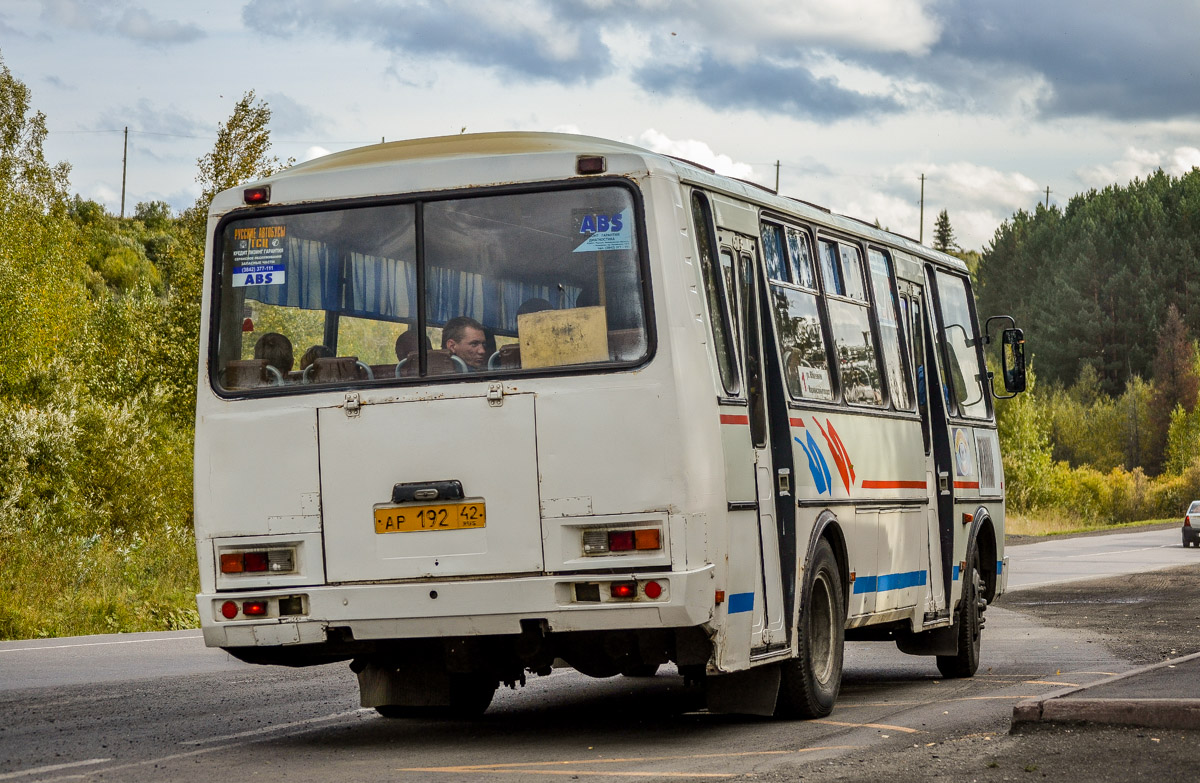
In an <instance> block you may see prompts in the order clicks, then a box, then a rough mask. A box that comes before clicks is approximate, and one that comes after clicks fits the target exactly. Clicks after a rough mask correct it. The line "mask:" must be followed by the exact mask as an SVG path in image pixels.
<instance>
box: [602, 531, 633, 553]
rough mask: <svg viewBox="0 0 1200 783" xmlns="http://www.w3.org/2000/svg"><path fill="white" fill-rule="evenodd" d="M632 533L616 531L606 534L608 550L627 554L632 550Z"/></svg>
mask: <svg viewBox="0 0 1200 783" xmlns="http://www.w3.org/2000/svg"><path fill="white" fill-rule="evenodd" d="M633 541H634V538H633V531H632V530H617V531H614V532H612V533H609V534H608V548H609V549H610V550H611V551H613V552H628V551H630V550H632V549H633Z"/></svg>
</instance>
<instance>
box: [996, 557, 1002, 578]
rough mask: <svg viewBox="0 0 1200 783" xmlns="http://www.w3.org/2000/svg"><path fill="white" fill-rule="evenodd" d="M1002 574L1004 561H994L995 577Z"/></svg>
mask: <svg viewBox="0 0 1200 783" xmlns="http://www.w3.org/2000/svg"><path fill="white" fill-rule="evenodd" d="M1003 573H1004V561H1003V560H997V561H996V576H1000V574H1003Z"/></svg>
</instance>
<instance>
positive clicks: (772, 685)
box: [704, 665, 779, 717]
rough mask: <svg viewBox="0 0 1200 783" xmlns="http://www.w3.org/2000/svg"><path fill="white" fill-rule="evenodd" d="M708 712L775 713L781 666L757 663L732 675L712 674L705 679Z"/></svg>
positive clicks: (767, 714)
mask: <svg viewBox="0 0 1200 783" xmlns="http://www.w3.org/2000/svg"><path fill="white" fill-rule="evenodd" d="M704 689H705V696H706V697H707V701H708V711H709V712H733V713H738V714H741V715H766V716H768V717H769V716H771V715H774V714H775V701H776V699H778V698H779V666H777V665H768V666H757V667H755V668H753V669H747V670H746V671H741V672H734V673H733V674H719V675H715V676H714V675H709V676H708V678H707V679H706V680H705V682H704Z"/></svg>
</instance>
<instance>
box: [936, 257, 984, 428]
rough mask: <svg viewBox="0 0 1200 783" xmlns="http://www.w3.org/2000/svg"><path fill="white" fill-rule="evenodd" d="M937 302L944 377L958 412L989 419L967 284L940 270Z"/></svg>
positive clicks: (955, 276) (962, 279)
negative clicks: (951, 391) (952, 394)
mask: <svg viewBox="0 0 1200 783" xmlns="http://www.w3.org/2000/svg"><path fill="white" fill-rule="evenodd" d="M937 289H938V290H937V293H938V297H937V303H938V309H939V311H940V313H939V315H940V316H941V317H940V318H939V322H940V325H941V328H940V330H939V332H938V339H939V342H940V343H941V344H942V350H943V356H944V357H945V365H944V366H943V367H942V375H943V376H944V379H945V384H946V386H947V387H950V388H952V389H954V399H955V401H956V402H957V403H958V413H959V414H960V415H962V416H970V417H971V418H979V419H982V418H986V417H987V415H988V397H987V395H986V394H984V386H983V383H982V381H981V380H980V378H981V376H982V369H981V367H980V363H979V353H978V348H977V346H978V344H979V338H978V335H977V334H976V330H975V321H974V319H972V318H971V310H970V304H969V302H968V299H967V296H968V294H967V281H966V280H965V279H964V278H961V277H958V276H957V275H952V274H948V273H946V272H943V271H941V270H938V272H937Z"/></svg>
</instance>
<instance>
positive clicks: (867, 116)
mask: <svg viewBox="0 0 1200 783" xmlns="http://www.w3.org/2000/svg"><path fill="white" fill-rule="evenodd" d="M1197 31H1200V2H1197V0H1141V1H1140V2H1138V3H1136V4H1135V3H1130V2H1127V1H1124V2H1117V1H1116V0H1086V2H1085V0H1051V1H1050V2H1047V0H758V1H757V2H755V1H753V0H751V1H750V2H734V1H733V0H289V1H288V2H275V1H273V0H154V2H150V0H103V1H101V0H41V1H38V0H4V2H3V3H2V4H0V56H2V57H3V59H4V62H5V64H6V65H7V67H8V68H9V69H10V70H11V71H12V72H13V74H14V75H15V76H17V78H19V79H21V80H22V81H23V82H25V84H26V85H28V86H29V87H30V89H31V90H32V91H33V103H34V106H35V108H37V109H39V110H41V111H42V112H44V113H45V115H46V118H47V123H48V125H49V128H50V136H49V138H48V140H47V143H46V150H47V153H48V156H49V157H50V158H52V159H53V160H66V161H69V162H70V163H71V165H72V167H73V170H72V175H71V184H72V188H73V189H74V190H75V191H77V192H78V193H80V194H82V195H83V196H84V197H87V198H93V199H96V200H98V201H101V202H102V203H104V204H105V205H107V207H108V208H109V209H110V210H111V211H113V212H114V213H115V212H117V211H118V210H119V209H120V192H121V154H122V140H123V137H122V129H123V128H125V127H126V126H128V128H129V162H128V184H127V195H126V204H127V207H126V210H127V211H132V209H133V205H134V204H136V203H137V202H139V201H148V200H152V199H159V200H164V201H167V202H169V203H170V204H171V205H172V206H173V207H175V208H176V209H179V208H182V207H184V206H187V205H189V204H191V203H192V202H193V201H194V200H195V198H196V195H197V194H198V192H199V188H198V186H197V185H196V183H195V173H196V165H195V164H196V159H197V158H198V157H200V156H201V155H203V154H204V153H205V152H207V151H208V150H209V149H211V147H212V143H213V140H214V138H215V133H216V129H217V126H218V125H219V124H220V123H221V122H223V121H224V120H225V119H226V118H227V117H228V116H229V114H230V112H231V111H232V109H233V105H234V103H235V102H236V101H237V99H238V98H239V97H241V95H242V94H243V93H244V92H246V91H247V90H251V89H252V90H255V92H256V93H257V95H258V96H259V97H261V98H263V99H265V100H266V101H267V102H268V104H269V105H270V107H271V109H272V112H273V117H272V122H271V129H272V138H273V140H274V147H273V152H274V153H276V154H278V155H279V156H280V157H281V158H287V157H294V158H296V159H297V160H306V159H309V158H311V157H315V156H317V155H321V154H324V153H326V152H331V151H336V150H342V149H347V148H350V147H354V146H359V145H362V144H369V143H375V142H378V141H379V140H380V139H381V138H386V139H388V140H396V139H402V138H416V137H421V136H435V135H443V134H455V133H459V132H460V131H462V130H463V129H464V128H465V129H466V130H467V131H468V132H483V131H498V130H553V131H566V132H575V133H584V134H588V135H594V136H603V137H607V138H613V139H618V140H622V141H628V142H632V143H635V144H639V145H642V146H645V147H648V148H650V149H654V150H658V151H663V152H669V153H672V154H677V155H680V156H683V157H686V158H689V159H692V160H694V161H697V162H699V163H703V164H706V165H708V166H711V167H713V168H716V169H717V170H718V171H721V172H722V173H728V174H732V175H734V176H738V177H743V178H746V179H751V180H754V181H757V182H761V183H763V184H765V185H768V186H772V187H773V186H774V184H775V177H776V166H775V164H776V161H778V162H779V164H780V165H779V169H778V172H779V185H780V190H781V192H783V193H785V194H787V195H792V196H796V197H798V198H802V199H804V200H806V201H812V202H816V203H819V204H822V205H825V206H828V207H830V208H832V209H833V210H835V211H837V212H842V213H845V214H850V215H853V216H855V217H859V218H863V219H866V220H876V219H877V220H879V221H880V223H881V224H883V225H884V226H886V227H888V228H891V229H892V230H894V231H898V232H900V233H904V234H907V235H910V236H913V237H916V236H917V235H918V233H919V232H920V220H919V217H918V215H919V206H920V189H921V181H920V177H921V175H922V174H924V175H925V178H926V180H925V229H924V236H925V240H926V242H928V241H929V240H930V235H931V233H932V228H933V221H934V217H935V216H936V215H937V213H938V211H940V210H942V209H945V210H947V211H948V213H949V215H950V219H951V223H952V225H953V227H954V229H955V233H956V235H957V238H958V240H959V243H960V244H961V245H962V246H963V247H965V248H970V249H982V248H983V247H984V246H985V245H986V244H987V243H988V242H989V241H990V239H991V237H992V235H993V233H994V231H995V229H996V227H997V226H998V225H999V224H1000V223H1001V222H1002V221H1003V220H1004V219H1005V218H1007V217H1009V216H1010V215H1012V214H1013V212H1015V211H1016V210H1018V209H1032V208H1034V207H1035V206H1036V204H1037V203H1039V202H1041V201H1044V200H1045V198H1046V188H1047V187H1049V188H1050V201H1051V203H1054V204H1059V205H1062V204H1065V203H1066V201H1067V200H1068V199H1069V198H1070V197H1071V196H1072V195H1074V194H1076V193H1079V192H1081V191H1086V190H1088V189H1090V188H1102V187H1104V186H1106V185H1109V184H1113V183H1119V184H1126V183H1128V182H1129V180H1131V179H1132V178H1134V177H1140V176H1145V175H1146V174H1148V173H1150V172H1152V171H1154V170H1155V169H1158V168H1162V169H1164V170H1166V171H1168V172H1169V173H1172V174H1180V173H1183V172H1185V171H1188V170H1190V169H1191V168H1192V166H1195V165H1200V46H1198V45H1197V44H1196V42H1195V38H1196V34H1197Z"/></svg>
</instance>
